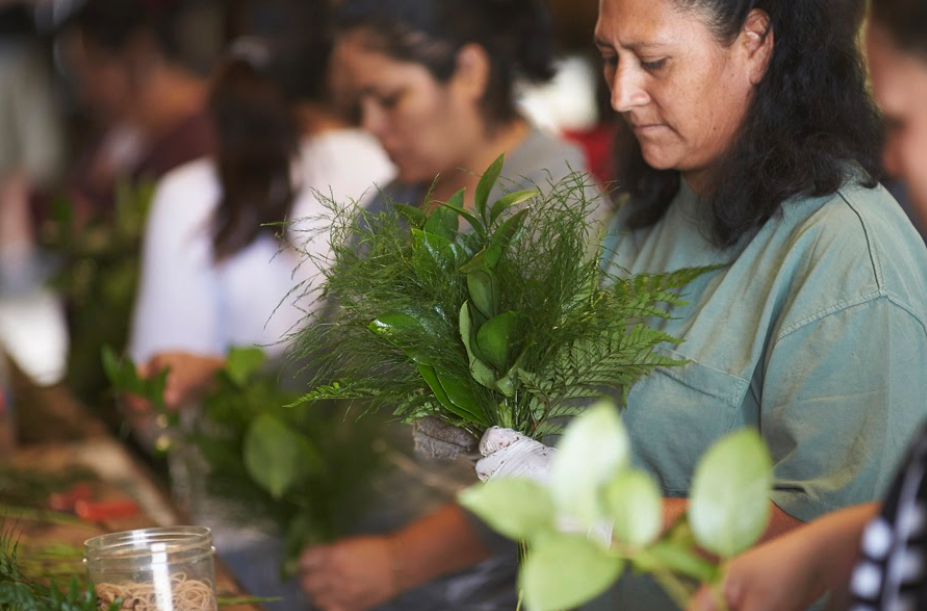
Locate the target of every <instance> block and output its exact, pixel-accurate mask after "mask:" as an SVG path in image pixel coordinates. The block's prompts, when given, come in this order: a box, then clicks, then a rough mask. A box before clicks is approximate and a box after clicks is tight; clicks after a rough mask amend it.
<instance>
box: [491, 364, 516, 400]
mask: <svg viewBox="0 0 927 611" xmlns="http://www.w3.org/2000/svg"><path fill="white" fill-rule="evenodd" d="M517 385H518V372H517V371H516V369H515V368H514V367H513V368H512V369H510V370H509V372H508V373H507V374H506V375H504V376H502V377H501V378H499V379H498V380H496V390H498V391H499V392H501V393H502V394H503V395H505V396H506V397H508V398H509V399H511V398H513V397H514V396H515V392H516V391H517V390H518V388H517Z"/></svg>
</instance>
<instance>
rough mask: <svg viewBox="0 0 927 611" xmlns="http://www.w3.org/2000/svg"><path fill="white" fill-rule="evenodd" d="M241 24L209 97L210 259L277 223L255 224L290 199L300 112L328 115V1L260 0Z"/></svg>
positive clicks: (271, 219)
mask: <svg viewBox="0 0 927 611" xmlns="http://www.w3.org/2000/svg"><path fill="white" fill-rule="evenodd" d="M245 23H246V28H247V31H248V35H246V36H243V37H241V38H238V39H236V40H235V41H233V42H232V44H231V45H230V47H229V49H228V51H227V53H226V57H225V59H224V60H223V61H222V62H221V63H220V67H219V69H218V71H217V74H216V77H215V80H214V82H213V86H212V90H211V93H210V96H209V111H210V115H211V117H212V119H213V122H214V124H215V126H216V137H217V141H218V151H217V154H216V160H217V166H218V171H219V177H220V182H221V185H222V195H221V200H220V204H219V207H218V212H217V219H216V220H217V224H216V233H215V236H214V241H213V245H214V251H215V256H216V258H217V259H221V258H223V257H227V256H229V255H232V254H234V253H235V252H237V251H238V250H240V249H241V248H243V247H245V246H247V245H248V244H250V243H251V242H252V241H253V240H254V239H255V237H257V235H258V234H259V233H261V232H262V231H265V232H271V233H272V232H274V231H276V230H277V229H276V228H268V227H263V228H262V227H261V225H262V224H265V223H279V222H281V221H283V220H284V219H285V218H286V217H287V215H288V213H289V210H290V207H291V206H292V203H293V201H294V199H295V193H296V189H297V188H298V185H297V184H295V183H294V180H293V175H292V174H293V160H294V158H295V157H296V155H297V153H298V151H299V143H300V139H301V137H302V135H303V133H305V132H307V131H311V129H312V125H310V124H307V123H308V122H307V121H306V118H307V115H311V116H312V117H320V116H321V117H330V116H332V113H330V112H329V104H328V102H329V100H328V86H327V84H328V76H327V75H328V65H329V56H330V54H331V14H330V9H329V6H328V1H327V0H262V1H261V2H259V3H256V4H255V6H254V7H253V8H252V10H250V11H249V13H248V15H247V17H246V19H245ZM334 120H337V117H335V119H334ZM314 124H315V125H318V121H316V122H315V123H314Z"/></svg>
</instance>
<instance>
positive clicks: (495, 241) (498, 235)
mask: <svg viewBox="0 0 927 611" xmlns="http://www.w3.org/2000/svg"><path fill="white" fill-rule="evenodd" d="M528 212H529V211H528V210H527V209H525V210H519V211H518V212H516V213H515V214H513V215H512V216H511V217H510V218H508V219H506V220H505V222H503V223H502V224H501V225H499V228H498V229H496V230H495V231H494V232H493V234H492V237H490V238H489V246H488V247H487V248H486V265H487V266H488V267H489V268H490V269H495V267H496V264H497V263H498V262H499V259H501V258H502V255H503V254H505V251H506V250H507V249H508V247H509V244H510V243H511V241H512V239H513V238H514V237H515V236H516V235H518V232H519V231H521V228H522V227H523V226H524V224H525V219H526V218H527V216H528Z"/></svg>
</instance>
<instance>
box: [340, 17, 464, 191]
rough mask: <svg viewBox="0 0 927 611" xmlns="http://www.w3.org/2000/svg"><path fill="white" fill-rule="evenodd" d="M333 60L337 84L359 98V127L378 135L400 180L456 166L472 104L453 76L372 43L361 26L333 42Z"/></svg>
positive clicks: (411, 180)
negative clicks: (443, 77)
mask: <svg viewBox="0 0 927 611" xmlns="http://www.w3.org/2000/svg"><path fill="white" fill-rule="evenodd" d="M334 62H335V65H334V70H333V72H334V73H335V75H336V76H335V77H334V86H335V88H336V90H337V91H339V93H340V94H341V95H344V96H348V97H350V98H351V99H353V100H356V101H357V102H358V104H359V106H360V111H361V116H362V124H363V127H364V129H366V130H368V131H369V132H370V133H372V134H373V135H374V136H376V137H377V138H378V139H379V140H380V143H381V144H382V145H383V148H384V149H385V150H386V152H387V154H388V155H389V157H390V159H391V160H392V162H393V163H394V164H396V167H397V170H398V178H399V180H401V181H403V182H408V183H418V182H422V181H429V182H430V181H432V180H434V178H435V176H437V175H438V174H439V173H442V172H447V171H449V170H452V169H454V168H455V167H457V165H458V164H459V162H460V159H461V157H462V155H461V149H462V148H464V147H465V146H466V144H465V143H466V142H468V141H469V140H470V138H472V134H468V131H472V128H470V127H468V126H472V122H473V120H474V112H475V110H474V108H475V106H474V105H473V104H467V102H466V100H465V99H464V98H463V96H462V95H459V93H458V91H457V88H456V87H455V82H454V77H452V78H451V79H450V80H449V81H448V82H447V83H440V82H438V81H437V80H435V78H434V77H433V76H432V75H431V73H430V72H429V71H428V69H427V68H425V67H424V66H422V65H421V64H417V63H414V62H405V61H397V60H395V59H393V58H391V57H390V56H388V55H386V54H385V53H383V52H380V51H377V50H375V49H372V48H371V47H370V45H369V44H365V38H364V35H363V34H362V33H361V32H353V33H349V34H347V35H346V36H345V37H344V38H343V39H342V40H340V41H339V42H338V43H337V44H336V46H335V51H334Z"/></svg>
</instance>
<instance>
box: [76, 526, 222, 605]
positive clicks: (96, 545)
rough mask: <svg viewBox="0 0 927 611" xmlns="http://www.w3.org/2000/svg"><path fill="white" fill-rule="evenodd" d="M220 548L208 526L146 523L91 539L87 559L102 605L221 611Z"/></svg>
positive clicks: (86, 549) (85, 544) (86, 562)
mask: <svg viewBox="0 0 927 611" xmlns="http://www.w3.org/2000/svg"><path fill="white" fill-rule="evenodd" d="M215 551H216V550H215V548H214V547H213V545H212V533H211V532H210V531H209V529H208V528H205V527H203V526H168V527H160V528H145V529H140V530H130V531H125V532H118V533H113V534H109V535H102V536H99V537H94V538H93V539H88V540H87V541H86V542H85V543H84V554H85V557H84V564H85V565H86V566H87V572H88V573H89V576H90V580H91V581H92V582H93V585H94V590H95V591H96V593H97V598H98V599H99V601H100V608H101V609H106V608H108V607H109V604H110V603H111V602H113V601H115V600H116V599H117V598H118V599H121V600H122V601H123V602H122V608H123V609H133V610H135V611H216V609H217V605H216V588H215V583H216V578H215V568H214V566H213V555H214V554H215Z"/></svg>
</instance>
